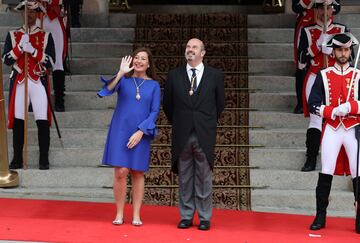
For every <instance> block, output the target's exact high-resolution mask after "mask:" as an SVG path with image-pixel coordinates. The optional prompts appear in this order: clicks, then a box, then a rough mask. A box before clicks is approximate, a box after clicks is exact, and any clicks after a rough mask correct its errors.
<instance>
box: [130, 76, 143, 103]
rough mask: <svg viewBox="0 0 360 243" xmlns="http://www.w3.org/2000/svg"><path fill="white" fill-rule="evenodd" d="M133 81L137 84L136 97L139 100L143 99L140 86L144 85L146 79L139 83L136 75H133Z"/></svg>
mask: <svg viewBox="0 0 360 243" xmlns="http://www.w3.org/2000/svg"><path fill="white" fill-rule="evenodd" d="M133 81H134V84H135V86H136V96H135V98H136V99H137V100H140V99H141V96H140V86H141V85H143V83H144V82H145V79H143V80H142V81H141V83H140V84H139V85H138V84H137V82H136V80H135V78H134V77H133Z"/></svg>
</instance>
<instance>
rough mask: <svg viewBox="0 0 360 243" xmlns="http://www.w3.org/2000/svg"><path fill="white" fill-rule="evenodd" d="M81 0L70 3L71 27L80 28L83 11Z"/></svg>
mask: <svg viewBox="0 0 360 243" xmlns="http://www.w3.org/2000/svg"><path fill="white" fill-rule="evenodd" d="M81 4H82V1H81V0H73V1H71V2H70V13H71V20H70V22H71V27H75V28H80V27H81V24H80V9H81Z"/></svg>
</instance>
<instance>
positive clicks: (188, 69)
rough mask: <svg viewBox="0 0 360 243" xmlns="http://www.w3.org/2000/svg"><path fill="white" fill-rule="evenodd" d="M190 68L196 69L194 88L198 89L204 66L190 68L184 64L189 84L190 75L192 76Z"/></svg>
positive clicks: (201, 64)
mask: <svg viewBox="0 0 360 243" xmlns="http://www.w3.org/2000/svg"><path fill="white" fill-rule="evenodd" d="M192 68H195V69H196V70H195V73H196V87H199V85H200V81H201V78H202V76H203V74H204V64H203V63H200V64H199V65H197V66H196V67H192V66H190V65H189V64H186V71H187V74H188V77H189V80H190V83H191V77H192V74H193V72H192V70H191V69H192Z"/></svg>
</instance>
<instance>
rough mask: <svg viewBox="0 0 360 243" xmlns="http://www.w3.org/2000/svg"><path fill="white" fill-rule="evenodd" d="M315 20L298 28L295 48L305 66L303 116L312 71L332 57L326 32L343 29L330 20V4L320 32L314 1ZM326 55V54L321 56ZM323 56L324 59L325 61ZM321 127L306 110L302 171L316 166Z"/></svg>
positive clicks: (319, 7)
mask: <svg viewBox="0 0 360 243" xmlns="http://www.w3.org/2000/svg"><path fill="white" fill-rule="evenodd" d="M314 7H315V15H316V24H314V25H310V26H308V27H305V28H303V29H302V31H301V35H300V44H299V50H298V57H299V62H298V65H299V66H308V71H307V75H306V77H305V79H304V85H303V104H304V105H303V108H304V114H305V116H306V117H308V116H309V113H308V110H307V105H306V104H307V99H308V98H309V95H310V91H311V88H312V86H313V84H314V81H315V77H316V74H317V73H318V72H319V70H320V69H322V68H324V67H330V66H333V65H334V63H335V58H334V56H333V54H332V48H331V47H328V46H327V45H326V43H327V41H328V39H329V36H330V35H333V34H337V33H344V32H346V31H347V28H346V26H345V25H342V24H337V23H333V21H332V12H333V7H332V5H328V7H327V11H328V12H327V15H328V16H329V19H328V23H327V28H326V29H327V32H326V33H323V25H324V4H323V3H315V5H314ZM325 56H326V58H325ZM325 59H326V60H327V63H325ZM321 130H322V119H321V118H320V117H318V116H316V115H313V114H310V122H309V128H308V130H307V133H306V156H307V158H306V162H305V164H304V166H303V167H302V169H301V170H302V171H313V170H315V167H316V158H317V155H318V152H319V147H320V137H321Z"/></svg>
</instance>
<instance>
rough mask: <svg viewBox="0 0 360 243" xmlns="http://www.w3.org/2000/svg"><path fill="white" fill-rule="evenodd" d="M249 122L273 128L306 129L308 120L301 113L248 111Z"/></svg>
mask: <svg viewBox="0 0 360 243" xmlns="http://www.w3.org/2000/svg"><path fill="white" fill-rule="evenodd" d="M249 124H250V125H258V126H263V127H265V128H266V129H273V128H284V127H286V128H298V129H306V128H307V126H308V125H309V120H308V119H306V118H305V117H304V116H303V115H302V114H294V113H290V112H281V111H252V112H250V113H249Z"/></svg>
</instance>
